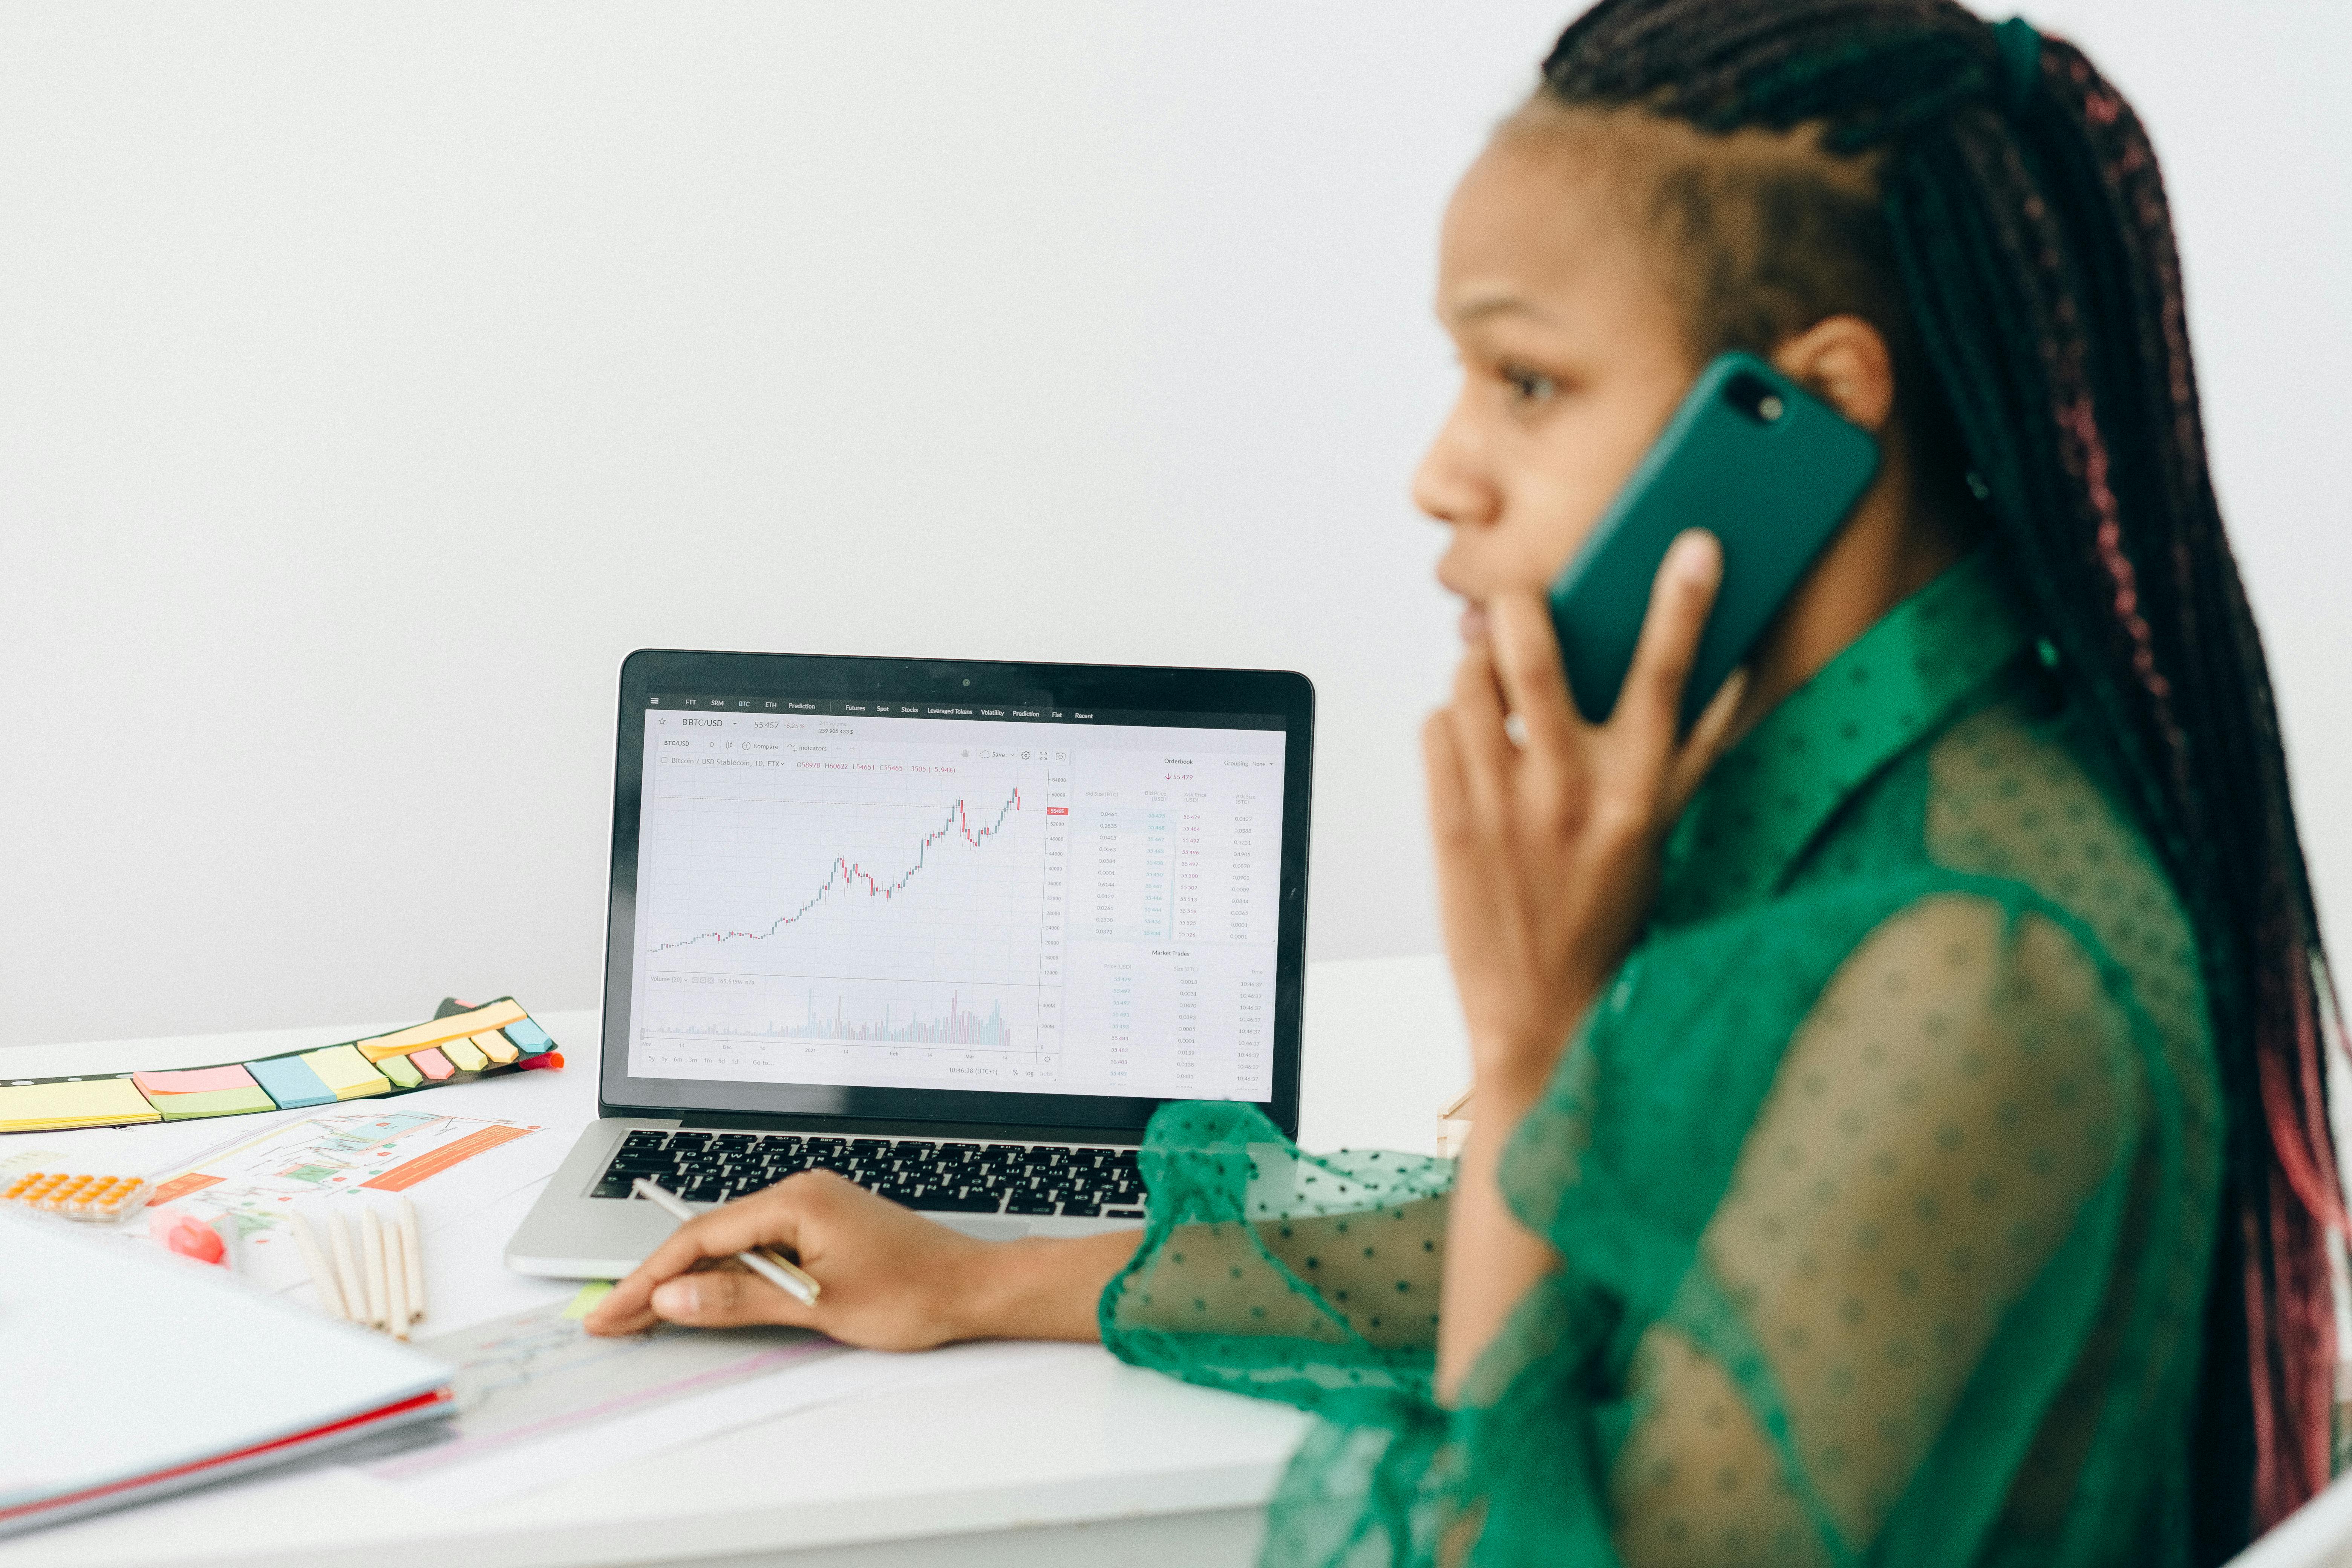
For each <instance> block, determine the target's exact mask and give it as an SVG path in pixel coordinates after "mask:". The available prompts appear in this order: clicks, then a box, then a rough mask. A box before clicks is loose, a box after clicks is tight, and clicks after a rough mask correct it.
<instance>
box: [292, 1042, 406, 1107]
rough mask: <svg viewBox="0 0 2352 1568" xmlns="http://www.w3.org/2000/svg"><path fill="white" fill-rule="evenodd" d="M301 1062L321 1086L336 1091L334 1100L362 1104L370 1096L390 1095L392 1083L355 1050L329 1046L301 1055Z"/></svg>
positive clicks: (349, 1047) (355, 1047)
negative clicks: (306, 1065)
mask: <svg viewBox="0 0 2352 1568" xmlns="http://www.w3.org/2000/svg"><path fill="white" fill-rule="evenodd" d="M302 1059H303V1060H304V1061H306V1062H308V1063H309V1064H310V1070H311V1071H312V1072H314V1073H317V1074H318V1075H319V1081H320V1083H323V1084H325V1085H326V1086H327V1087H328V1088H329V1089H333V1090H334V1091H335V1098H336V1099H337V1100H365V1099H366V1098H367V1097H368V1096H369V1095H372V1094H390V1093H391V1092H392V1080H391V1079H388V1078H386V1077H384V1076H383V1074H382V1073H380V1072H378V1071H376V1070H375V1067H374V1064H373V1063H372V1062H370V1061H369V1060H368V1059H367V1058H365V1057H363V1056H362V1055H360V1052H359V1047H357V1046H328V1047H324V1048H323V1049H320V1050H315V1051H304V1052H303V1053H302Z"/></svg>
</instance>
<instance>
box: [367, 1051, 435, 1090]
mask: <svg viewBox="0 0 2352 1568" xmlns="http://www.w3.org/2000/svg"><path fill="white" fill-rule="evenodd" d="M375 1070H376V1071H378V1072H380V1073H382V1074H383V1076H384V1077H386V1078H388V1079H392V1081H393V1082H394V1083H395V1084H398V1085H399V1086H400V1087H401V1088H403V1089H415V1087H416V1086H417V1085H418V1084H420V1083H423V1082H424V1081H425V1075H424V1074H423V1073H421V1072H418V1071H417V1070H416V1064H415V1062H413V1061H410V1060H409V1059H408V1058H406V1057H386V1058H383V1060H382V1061H380V1062H378V1063H376V1064H375Z"/></svg>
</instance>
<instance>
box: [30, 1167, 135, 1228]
mask: <svg viewBox="0 0 2352 1568" xmlns="http://www.w3.org/2000/svg"><path fill="white" fill-rule="evenodd" d="M147 1194H148V1185H147V1181H146V1178H144V1177H142V1176H104V1175H87V1174H81V1173H75V1172H70V1171H27V1172H26V1173H24V1174H22V1175H19V1176H9V1177H5V1178H0V1203H5V1204H22V1205H25V1206H26V1207H27V1208H36V1209H39V1210H42V1211H43V1212H44V1213H47V1214H53V1215H63V1216H64V1217H65V1218H67V1219H86V1220H98V1221H101V1222H103V1221H111V1220H119V1219H121V1217H122V1216H123V1215H127V1214H129V1213H131V1211H132V1210H134V1209H136V1208H137V1207H139V1205H142V1204H143V1203H145V1202H146V1201H147Z"/></svg>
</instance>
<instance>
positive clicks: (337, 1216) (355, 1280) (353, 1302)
mask: <svg viewBox="0 0 2352 1568" xmlns="http://www.w3.org/2000/svg"><path fill="white" fill-rule="evenodd" d="M327 1240H328V1242H329V1244H330V1245H331V1246H332V1247H333V1248H334V1250H335V1281H336V1283H337V1284H339V1285H341V1287H342V1290H343V1316H344V1317H345V1318H346V1319H348V1320H349V1321H352V1322H354V1323H364V1322H366V1321H367V1288H366V1286H365V1285H364V1284H363V1283H362V1276H361V1273H360V1266H359V1259H358V1257H357V1254H356V1252H355V1250H354V1248H353V1247H352V1232H351V1227H350V1226H347V1225H345V1224H344V1223H343V1216H342V1215H341V1213H334V1214H330V1215H328V1216H327Z"/></svg>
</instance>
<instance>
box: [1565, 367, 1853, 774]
mask: <svg viewBox="0 0 2352 1568" xmlns="http://www.w3.org/2000/svg"><path fill="white" fill-rule="evenodd" d="M1877 471H1878V443H1877V442H1875V441H1874V440H1872V439H1871V437H1870V436H1869V433H1868V432H1866V431H1864V430H1863V429H1861V428H1860V427H1858V426H1854V425H1852V424H1849V423H1848V422H1847V421H1846V420H1845V419H1844V418H1843V416H1841V415H1839V413H1838V412H1837V411H1836V410H1835V409H1833V408H1832V407H1831V406H1830V405H1828V404H1826V403H1823V402H1822V400H1821V399H1820V398H1818V397H1815V396H1814V395H1812V394H1811V393H1810V392H1807V391H1806V390H1805V389H1804V388H1803V387H1801V386H1799V385H1798V384H1796V383H1795V382H1793V381H1790V379H1789V378H1788V377H1787V376H1785V375H1782V374H1780V372H1779V371H1777V370H1774V369H1773V368H1772V367H1771V366H1770V365H1769V364H1767V363H1764V362H1763V361H1762V360H1760V359H1758V358H1757V357H1756V356H1755V355H1753V354H1747V353H1727V354H1719V355H1717V357H1716V358H1715V359H1714V360H1712V361H1710V362H1709V363H1708V364H1707V367H1706V370H1704V371H1702V372H1700V374H1699V378H1698V381H1697V382H1696V384H1694V385H1693V386H1692V387H1691V389H1690V393H1689V395H1687V396H1685V398H1684V399H1683V401H1682V405H1681V406H1680V407H1678V408H1676V409H1675V416H1674V417H1673V418H1672V419H1669V420H1668V421H1666V427H1665V429H1664V431H1663V432H1661V433H1660V434H1659V437H1658V438H1657V440H1656V441H1655V442H1654V443H1653V444H1652V446H1651V447H1650V450H1649V451H1648V452H1647V453H1646V454H1645V455H1644V456H1643V458H1642V462H1641V465H1640V466H1639V467H1638V468H1635V469H1634V470H1633V478H1631V479H1627V480H1626V481H1625V488H1624V489H1622V490H1620V491H1619V492H1618V493H1617V499H1616V500H1612V501H1611V502H1610V503H1609V510H1607V511H1605V512H1603V513H1601V521H1600V522H1599V523H1598V524H1596V525H1595V526H1594V528H1593V530H1592V533H1591V536H1590V537H1589V538H1588V539H1586V541H1585V542H1584V545H1583V548H1581V549H1580V550H1579V551H1578V552H1576V554H1575V555H1574V556H1573V557H1572V558H1570V561H1569V563H1568V564H1567V565H1565V566H1563V567H1561V568H1560V572H1559V576H1558V577H1556V578H1554V579H1553V580H1552V584H1551V619H1552V625H1553V626H1554V627H1555V628H1556V629H1557V630H1558V631H1559V652H1560V659H1561V662H1562V663H1564V664H1565V665H1566V666H1567V667H1568V683H1569V689H1570V691H1571V692H1572V693H1574V695H1575V698H1576V706H1577V710H1579V711H1580V712H1581V713H1582V714H1583V715H1584V717H1585V718H1586V719H1587V720H1588V721H1591V722H1592V723H1595V724H1598V723H1601V722H1602V721H1605V720H1606V719H1607V718H1608V717H1609V714H1610V712H1611V710H1613V709H1614V708H1615V707H1616V706H1617V692H1618V689H1619V688H1621V687H1622V686H1623V685H1624V683H1625V672H1626V670H1627V669H1628V668H1630V667H1631V666H1632V664H1633V647H1634V644H1635V643H1636V642H1637V641H1639V640H1640V638H1641V635H1642V620H1643V616H1645V615H1646V614H1647V613H1648V611H1649V607H1650V585H1651V584H1652V582H1653V581H1654V580H1655V578H1656V577H1657V574H1658V567H1659V565H1660V564H1661V563H1663V562H1664V560H1665V555H1666V547H1667V546H1668V545H1670V544H1672V543H1673V542H1674V540H1675V535H1676V534H1679V533H1681V532H1682V531H1684V530H1685V529H1686V528H1704V529H1706V531H1708V532H1710V533H1712V534H1714V535H1715V536H1716V538H1717V539H1718V540H1721V541H1722V542H1723V586H1722V587H1721V589H1720V590H1718V591H1717V594H1716V598H1715V608H1714V609H1713V610H1712V611H1710V612H1709V613H1708V615H1707V620H1706V631H1705V632H1703V633H1702V634H1701V635H1700V637H1699V645H1698V657H1697V659H1696V662H1695V663H1694V664H1693V665H1692V667H1691V675H1690V680H1689V683H1688V684H1687V685H1685V687H1684V689H1683V705H1682V724H1683V728H1684V729H1685V730H1687V729H1689V728H1690V726H1691V724H1692V723H1693V722H1694V721H1696V720H1697V718H1698V715H1699V713H1700V712H1701V710H1704V709H1705V708H1706V703H1707V700H1708V699H1709V698H1711V697H1713V696H1714V695H1715V693H1716V690H1717V688H1719V687H1721V686H1722V684H1723V683H1724V681H1725V679H1727V678H1728V677H1729V676H1730V674H1731V672H1732V671H1733V670H1734V669H1737V668H1738V667H1739V665H1740V663H1741V661H1743V660H1744V659H1746V658H1748V652H1749V650H1750V649H1751V648H1753V647H1755V645H1756V639H1757V638H1758V637H1760V636H1762V635H1763V631H1764V628H1765V626H1768V625H1769V624H1770V622H1771V619H1772V616H1774V615H1775V614H1776V613H1777V612H1778V611H1779V610H1780V605H1781V603H1782V602H1783V601H1784V600H1786V599H1787V598H1788V596H1789V595H1790V594H1791V593H1793V592H1794V591H1795V590H1796V586H1797V584H1798V581H1799V580H1800V579H1801V578H1802V577H1803V576H1804V574H1805V569H1806V568H1807V567H1808V566H1810V565H1811V564H1812V563H1813V558H1814V557H1815V556H1817V555H1819V554H1820V553H1821V552H1822V547H1823V546H1825V545H1827V544H1828V543H1829V542H1830V540H1831V539H1832V538H1833V537H1834V536H1835V535H1836V533H1837V531H1838V529H1839V527H1840V526H1841V525H1843V523H1844V521H1845V520H1846V517H1847V515H1848V514H1849V513H1851V512H1852V511H1853V509H1854V504H1855V503H1856V502H1857V501H1859V500H1861V499H1862V492H1863V491H1864V490H1865V489H1869V488H1870V480H1871V477H1872V476H1873V475H1874V474H1875V473H1877Z"/></svg>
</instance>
